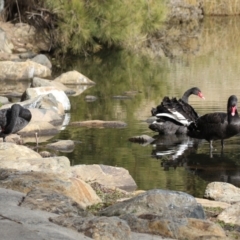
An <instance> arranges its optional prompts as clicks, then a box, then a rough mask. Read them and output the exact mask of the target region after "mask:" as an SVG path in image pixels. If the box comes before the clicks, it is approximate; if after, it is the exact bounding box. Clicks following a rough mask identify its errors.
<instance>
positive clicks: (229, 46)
mask: <svg viewBox="0 0 240 240" xmlns="http://www.w3.org/2000/svg"><path fill="white" fill-rule="evenodd" d="M239 20H240V19H239V18H223V19H222V18H211V19H206V20H205V21H204V23H203V24H202V26H201V27H200V28H199V30H198V31H197V34H196V36H195V38H194V41H195V42H194V44H192V45H191V44H189V46H190V48H192V49H190V51H185V52H182V54H176V56H174V57H172V58H171V59H170V58H161V59H160V58H158V59H148V58H144V57H139V56H136V55H134V56H133V55H129V54H127V53H124V52H108V53H105V54H104V55H101V56H98V57H96V56H95V57H93V58H88V59H81V58H79V59H72V58H71V59H69V60H67V62H69V63H68V64H67V66H64V67H63V68H62V69H61V71H67V70H72V69H75V70H78V71H79V72H81V73H83V74H84V75H86V76H88V77H89V78H90V79H91V80H93V81H94V82H96V86H93V87H91V88H88V89H87V90H85V91H84V92H83V93H82V94H81V95H79V96H76V97H71V98H70V100H71V104H72V109H71V112H70V116H71V122H73V121H85V120H96V119H100V120H120V121H124V122H125V123H127V127H126V128H122V129H97V128H84V127H76V126H75V127H72V126H66V128H65V129H64V130H62V131H61V132H60V133H59V134H58V135H57V136H56V137H54V139H72V140H75V141H77V142H78V143H77V144H76V147H75V149H74V151H73V152H71V153H60V155H66V156H67V157H68V158H69V159H70V161H71V164H72V165H76V164H106V165H111V166H118V167H123V168H126V169H128V170H129V172H130V174H131V175H132V177H133V178H134V180H135V181H136V183H137V185H138V188H139V189H144V190H148V189H153V188H161V189H170V190H180V191H184V192H187V193H190V194H192V195H194V196H196V197H202V196H203V193H204V189H205V187H206V185H207V184H208V183H209V182H211V181H225V182H230V183H233V184H235V185H236V186H240V177H239V173H240V147H239V146H240V136H235V137H233V138H231V139H229V140H226V144H225V145H226V147H225V150H224V154H223V155H222V154H221V152H220V142H219V141H217V142H215V144H214V146H215V149H214V152H213V156H212V158H211V157H210V155H209V145H208V143H207V142H206V141H201V142H197V141H193V140H192V139H188V138H187V137H176V136H171V137H156V141H155V142H154V144H148V145H141V144H137V143H132V142H130V141H128V139H129V138H130V137H132V136H136V135H142V134H147V135H149V136H154V135H156V134H155V133H154V132H152V131H151V130H150V129H148V124H147V123H146V119H148V118H149V117H150V116H151V114H150V111H151V108H152V107H154V106H156V105H158V104H159V103H160V101H161V99H162V98H163V97H164V96H166V95H168V96H170V97H173V96H176V97H181V96H182V94H183V93H184V91H185V90H187V89H188V88H190V87H193V86H197V87H199V88H200V89H201V90H202V92H203V94H204V96H205V98H206V100H205V101H204V100H201V99H199V98H197V97H196V96H191V97H190V101H189V102H190V104H191V105H192V106H193V107H194V108H195V109H196V111H197V112H198V113H199V114H200V115H202V114H204V113H208V112H213V111H224V112H225V111H226V101H227V99H228V97H229V96H230V95H232V94H236V95H237V96H238V97H239V99H240V83H239V76H240V67H239V63H240V36H239V35H240V32H239V29H240V21H239ZM127 91H134V92H135V94H134V95H131V96H129V95H128V94H127V93H126V92H127ZM87 95H93V96H96V97H97V98H98V99H97V100H96V101H94V102H87V101H86V100H85V97H86V96H87ZM119 95H121V96H127V97H126V98H124V99H115V98H114V96H119ZM239 106H240V104H239ZM54 139H51V141H53V140H54Z"/></svg>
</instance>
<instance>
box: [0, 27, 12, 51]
mask: <svg viewBox="0 0 240 240" xmlns="http://www.w3.org/2000/svg"><path fill="white" fill-rule="evenodd" d="M12 50H13V45H12V44H10V43H9V41H8V39H7V36H6V33H5V32H4V31H3V30H2V29H1V28H0V51H1V52H4V53H8V54H10V53H12Z"/></svg>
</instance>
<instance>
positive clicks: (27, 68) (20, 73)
mask: <svg viewBox="0 0 240 240" xmlns="http://www.w3.org/2000/svg"><path fill="white" fill-rule="evenodd" d="M49 76H51V70H50V69H49V68H47V67H45V66H43V65H41V64H38V63H35V62H32V61H30V60H27V61H26V62H11V61H2V62H1V64H0V78H1V79H2V80H3V79H9V80H26V79H30V78H33V77H43V78H45V77H49Z"/></svg>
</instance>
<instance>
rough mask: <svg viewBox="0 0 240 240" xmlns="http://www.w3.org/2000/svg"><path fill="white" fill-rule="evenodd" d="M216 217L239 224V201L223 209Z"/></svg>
mask: <svg viewBox="0 0 240 240" xmlns="http://www.w3.org/2000/svg"><path fill="white" fill-rule="evenodd" d="M217 219H218V220H219V221H223V222H225V223H229V224H234V225H240V202H238V203H235V204H233V205H231V206H229V207H228V208H226V209H225V210H223V211H222V212H221V213H220V214H219V215H218V216H217Z"/></svg>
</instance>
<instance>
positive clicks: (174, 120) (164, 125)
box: [149, 87, 204, 135]
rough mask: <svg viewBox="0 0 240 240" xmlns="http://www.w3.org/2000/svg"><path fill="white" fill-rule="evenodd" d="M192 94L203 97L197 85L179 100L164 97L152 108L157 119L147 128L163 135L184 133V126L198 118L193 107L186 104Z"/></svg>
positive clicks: (185, 130)
mask: <svg viewBox="0 0 240 240" xmlns="http://www.w3.org/2000/svg"><path fill="white" fill-rule="evenodd" d="M192 94H193V95H197V96H199V97H200V98H203V99H204V96H203V94H202V92H201V90H200V89H199V88H197V87H193V88H190V89H189V90H187V91H186V92H185V93H184V94H183V96H182V98H181V99H179V100H177V98H172V99H170V98H169V97H164V98H163V100H162V102H161V104H160V105H158V106H157V107H156V108H152V111H151V112H152V116H156V117H157V120H156V121H154V122H153V123H151V124H150V125H149V128H150V129H151V130H153V131H155V132H158V133H159V134H164V135H169V134H186V132H187V128H186V126H188V125H189V124H190V122H192V121H196V120H197V119H198V118H199V116H198V114H197V113H196V111H195V110H194V109H193V107H192V106H191V105H189V104H188V98H189V96H190V95H192ZM181 121H182V122H181ZM184 121H185V123H184Z"/></svg>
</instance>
